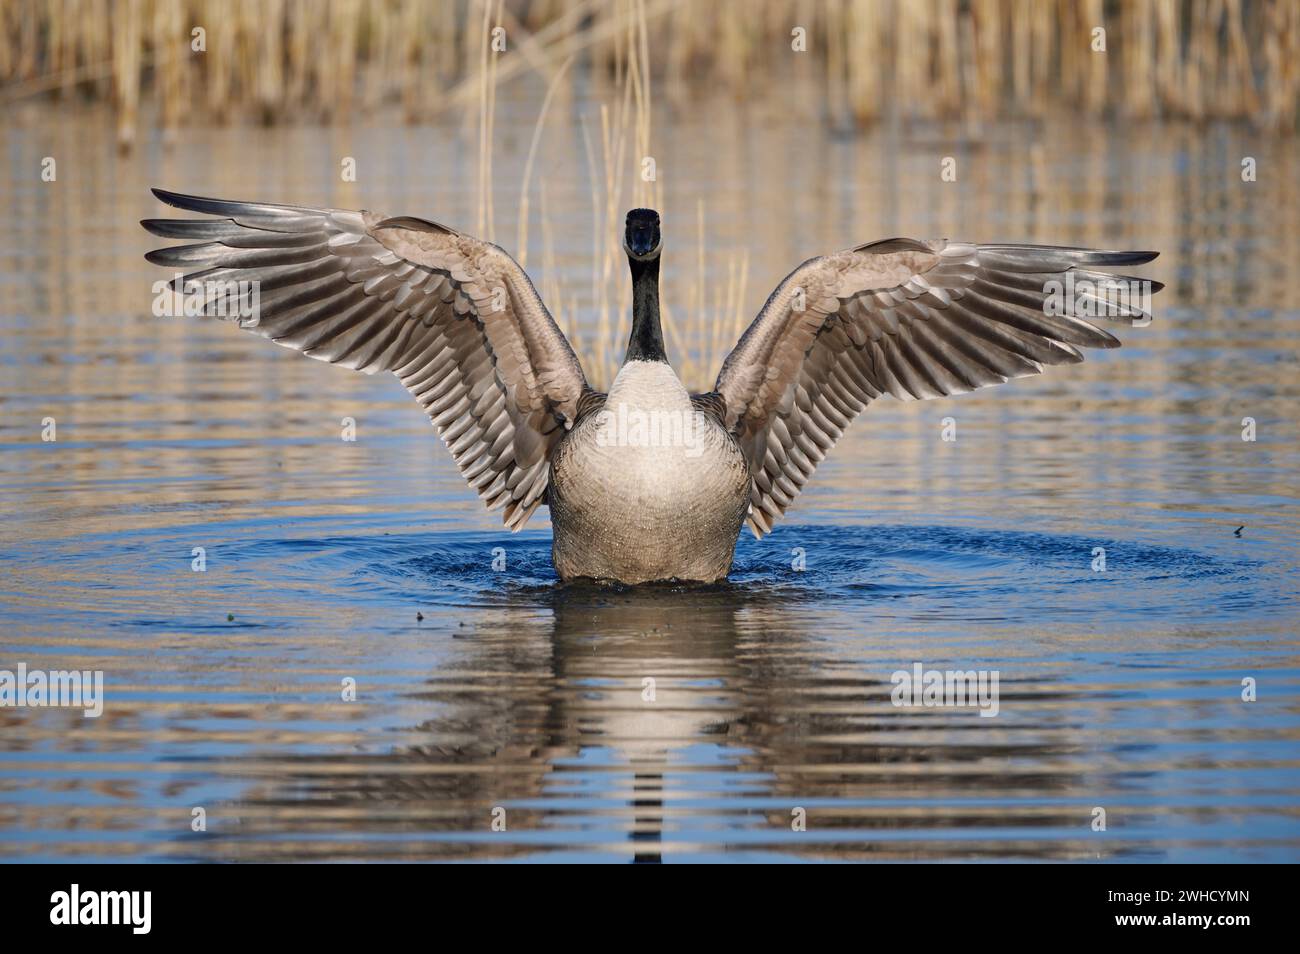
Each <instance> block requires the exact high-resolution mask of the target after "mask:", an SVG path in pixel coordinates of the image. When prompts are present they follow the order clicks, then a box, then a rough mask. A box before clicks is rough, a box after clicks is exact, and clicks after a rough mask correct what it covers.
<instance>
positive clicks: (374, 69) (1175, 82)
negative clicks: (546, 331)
mask: <svg viewBox="0 0 1300 954" xmlns="http://www.w3.org/2000/svg"><path fill="white" fill-rule="evenodd" d="M638 18H639V19H641V20H643V21H644V32H643V34H642V40H641V41H640V42H641V44H642V47H643V48H642V49H641V50H640V51H639V52H638V54H637V55H638V56H639V57H640V58H642V59H644V60H646V61H647V63H648V64H649V68H648V69H645V70H644V71H643V72H644V73H645V75H646V82H645V83H644V84H642V94H643V95H645V94H648V91H649V82H650V78H651V77H653V80H654V82H655V83H656V85H662V87H663V89H664V90H665V91H666V94H667V98H668V102H670V103H672V104H675V105H680V104H682V103H685V102H688V101H689V99H690V96H691V93H692V91H693V90H697V89H701V88H708V89H716V88H718V87H721V88H724V89H730V90H732V91H734V92H735V93H736V94H737V95H738V96H744V97H747V98H748V97H752V96H756V95H757V96H761V95H763V94H764V91H767V90H771V89H772V88H773V86H774V84H780V83H784V82H788V81H789V80H790V79H791V78H792V77H802V78H806V79H810V80H812V81H813V82H814V83H815V84H816V85H817V87H818V88H819V90H820V97H819V99H820V105H821V108H822V109H823V110H824V112H825V115H826V117H827V119H828V120H829V121H830V122H833V123H835V124H837V125H840V126H843V127H845V128H853V127H858V128H860V127H864V126H869V125H870V124H872V123H875V122H878V121H880V120H882V119H884V118H887V117H890V116H894V115H897V116H901V117H903V118H905V119H906V118H918V119H964V120H968V121H976V122H978V121H985V120H994V119H999V118H1003V117H1017V116H1038V115H1042V114H1043V113H1044V112H1046V111H1047V110H1049V109H1055V110H1060V109H1062V108H1066V109H1070V110H1073V111H1075V112H1077V113H1078V114H1080V115H1083V116H1112V115H1113V116H1119V117H1131V118H1149V117H1153V116H1162V117H1170V118H1182V119H1189V120H1210V119H1241V120H1249V121H1251V122H1253V123H1255V124H1257V125H1258V126H1260V127H1261V128H1267V129H1272V130H1278V131H1288V132H1289V131H1292V130H1294V129H1295V126H1296V122H1297V112H1298V108H1300V4H1298V3H1296V2H1295V0H822V2H808V0H745V2H743V3H742V2H739V0H646V2H644V3H640V4H637V3H632V2H630V0H504V2H503V0H0V102H6V103H12V102H14V101H17V100H24V99H29V98H33V97H46V96H50V97H65V98H66V97H72V96H80V97H85V98H90V99H104V100H109V101H111V102H112V104H113V106H114V108H115V109H116V110H117V111H118V114H119V124H120V136H121V139H122V142H123V144H124V145H129V144H130V143H131V141H132V140H133V138H134V136H135V130H136V128H137V126H138V124H139V122H140V121H141V115H140V108H141V102H142V99H143V98H145V97H152V98H154V99H155V100H156V101H157V106H158V108H157V112H156V115H157V121H158V122H159V123H161V124H162V126H163V127H164V128H165V129H174V128H175V127H176V126H178V125H181V124H183V123H185V122H186V121H187V120H189V119H191V118H193V119H194V120H195V121H202V122H205V123H206V122H211V121H213V120H214V119H215V120H217V121H229V120H233V119H236V118H240V117H245V118H247V117H252V118H256V119H257V120H259V121H262V122H267V123H273V122H281V121H293V120H295V119H299V118H311V119H321V118H325V119H333V118H337V119H345V118H347V117H349V116H350V115H352V114H353V113H354V112H355V111H356V110H357V108H358V107H364V108H366V109H372V108H374V107H376V106H379V105H381V104H384V103H393V104H398V105H400V107H401V109H402V110H403V113H404V114H405V116H406V117H407V118H408V119H409V120H410V121H413V122H416V121H420V120H424V119H427V118H429V116H430V115H431V114H433V113H436V112H438V111H440V110H445V109H450V108H456V107H463V108H467V109H469V110H471V111H473V110H475V109H484V108H488V107H489V106H490V105H491V104H490V103H489V102H486V101H485V100H486V98H487V97H490V95H491V88H492V85H493V84H492V83H490V82H485V81H484V74H485V73H487V72H492V73H494V74H495V80H496V81H498V82H507V81H509V80H511V79H514V78H516V77H519V76H521V75H525V74H529V73H533V74H538V75H540V77H541V78H542V80H543V81H544V82H545V83H550V82H551V80H552V79H553V78H554V75H555V72H556V71H557V70H558V68H559V65H560V64H561V63H563V62H565V61H566V60H568V59H570V58H573V59H574V60H575V62H576V63H577V68H575V69H574V70H573V72H572V73H571V74H570V78H571V79H572V78H573V77H574V76H575V75H576V74H578V73H580V72H581V71H582V69H583V68H588V69H592V68H594V69H602V70H606V71H608V72H609V73H611V74H618V73H619V71H621V70H623V69H625V68H626V60H627V58H628V55H629V54H628V51H627V48H626V43H625V42H624V39H623V38H624V37H625V35H626V32H627V29H628V26H629V24H630V23H631V22H633V21H635V20H637V19H638ZM496 27H500V28H502V29H503V30H504V31H505V38H506V40H507V49H506V51H505V52H501V53H496V52H493V51H492V49H491V45H490V44H491V39H492V33H491V31H492V29H494V28H496ZM1097 27H1103V28H1104V29H1105V30H1106V37H1105V43H1106V51H1105V52H1104V53H1102V52H1098V51H1095V50H1094V49H1093V47H1094V43H1095V38H1094V35H1093V30H1094V29H1095V28H1097ZM196 28H201V29H202V30H203V31H204V34H203V45H204V46H205V49H204V50H203V51H201V52H199V51H195V50H194V49H193V48H192V46H193V45H194V44H195V39H194V36H193V31H194V30H195V29H196ZM796 29H802V30H803V31H804V36H805V37H806V47H807V49H806V51H805V52H795V51H794V50H793V49H792V46H793V45H794V44H795V38H794V36H793V31H795V30H796ZM149 115H150V116H153V115H154V113H153V112H151V113H150V114H149Z"/></svg>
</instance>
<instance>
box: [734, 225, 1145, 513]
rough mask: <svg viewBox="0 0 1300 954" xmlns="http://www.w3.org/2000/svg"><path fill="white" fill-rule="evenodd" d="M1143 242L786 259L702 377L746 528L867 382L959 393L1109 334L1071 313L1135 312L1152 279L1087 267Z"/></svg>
mask: <svg viewBox="0 0 1300 954" xmlns="http://www.w3.org/2000/svg"><path fill="white" fill-rule="evenodd" d="M1156 254H1157V253H1155V252H1106V251H1096V250H1092V249H1080V248H1057V247H1052V246H1038V245H971V244H967V243H961V242H949V241H946V240H940V241H933V242H919V241H916V240H914V239H889V240H887V241H884V242H875V243H872V244H870V245H862V246H859V247H858V248H854V249H850V250H848V251H844V252H838V253H835V254H833V255H827V256H824V257H822V258H814V259H811V260H809V261H807V262H805V263H804V264H802V265H800V266H799V267H798V268H797V269H795V270H794V271H793V272H791V273H790V274H789V275H788V276H787V277H786V279H785V280H784V281H783V282H781V284H780V285H779V286H778V287H777V289H776V291H774V292H773V293H772V296H771V297H770V298H769V299H768V300H767V304H766V305H764V306H763V310H762V311H761V312H759V315H758V317H757V318H755V319H754V322H753V324H751V325H750V326H749V328H748V329H747V330H746V331H745V333H744V335H742V336H741V339H740V341H739V343H738V344H737V345H736V347H735V349H734V350H733V351H732V352H731V354H730V355H728V356H727V359H726V361H724V362H723V365H722V371H721V372H720V373H719V375H718V380H717V384H716V385H715V391H716V392H717V394H718V395H719V396H720V397H721V398H722V400H723V401H724V402H725V415H724V418H723V419H724V423H725V424H726V425H727V427H728V428H729V429H731V431H732V433H733V434H735V436H736V438H737V440H738V441H739V442H740V445H741V447H742V449H743V450H744V452H745V455H746V457H747V459H748V461H749V469H750V473H751V475H752V477H753V482H752V484H751V487H750V502H751V504H752V507H751V512H750V516H749V525H750V529H751V530H753V532H754V535H755V536H759V537H761V536H762V535H763V534H764V533H766V532H768V531H769V530H770V529H771V528H772V524H773V522H774V521H775V520H776V519H777V518H778V517H780V516H781V515H782V514H783V513H785V510H786V508H787V507H789V506H790V503H791V501H793V500H794V498H795V497H796V496H798V494H799V491H800V490H802V489H803V486H804V484H805V483H806V482H807V480H808V478H809V477H811V476H812V473H813V470H814V469H815V468H816V466H817V464H818V463H819V462H820V461H821V460H822V458H824V457H825V456H826V452H827V451H828V450H830V448H831V447H832V446H833V445H834V444H835V442H836V441H837V440H838V439H839V437H840V435H841V434H843V433H844V429H845V428H846V427H848V425H849V422H850V421H851V420H853V418H854V417H855V416H857V414H858V413H859V412H860V411H861V410H862V409H863V408H864V407H866V405H867V404H868V403H869V402H870V401H872V400H873V399H875V398H877V397H879V396H880V395H881V394H891V395H893V396H894V397H896V398H899V399H900V400H904V401H911V400H917V399H921V398H930V397H939V396H942V395H948V394H959V393H962V392H964V391H973V390H975V389H976V388H982V387H986V386H987V385H990V384H1000V383H1001V382H1003V381H1006V380H1008V379H1009V378H1018V377H1024V376H1026V375H1030V374H1038V373H1039V372H1041V371H1042V370H1043V368H1044V366H1046V365H1053V364H1073V363H1075V362H1079V361H1082V360H1083V355H1082V354H1081V353H1080V352H1079V350H1078V349H1079V348H1080V347H1090V348H1115V347H1118V346H1119V341H1117V340H1116V339H1115V338H1114V337H1112V336H1111V335H1109V334H1107V333H1106V332H1105V331H1102V330H1101V329H1100V328H1098V327H1096V326H1095V325H1094V324H1092V323H1091V322H1089V321H1085V320H1084V319H1083V318H1081V317H1078V314H1079V313H1083V314H1087V315H1089V316H1090V317H1104V318H1107V319H1110V320H1113V321H1122V322H1126V323H1130V324H1132V323H1134V322H1139V321H1145V320H1149V319H1150V313H1149V310H1148V309H1149V306H1148V305H1147V304H1146V302H1147V300H1149V295H1150V293H1151V292H1153V291H1158V290H1159V288H1160V287H1161V286H1160V285H1159V284H1158V283H1156V282H1145V283H1143V282H1141V281H1140V280H1137V279H1127V278H1125V277H1123V276H1116V275H1112V274H1109V273H1106V272H1099V271H1093V270H1090V269H1089V268H1088V267H1089V266H1124V265H1140V264H1143V263H1145V262H1149V261H1151V260H1152V259H1153V258H1155V257H1156ZM1053 305H1065V307H1063V308H1056V307H1052V306H1053Z"/></svg>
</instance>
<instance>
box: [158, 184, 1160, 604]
mask: <svg viewBox="0 0 1300 954" xmlns="http://www.w3.org/2000/svg"><path fill="white" fill-rule="evenodd" d="M154 194H155V195H156V196H157V197H158V198H159V199H161V200H162V201H163V202H166V203H168V204H169V205H172V206H175V207H177V208H180V209H186V210H188V211H192V212H201V213H207V214H209V215H213V216H217V217H218V218H204V219H195V220H189V219H182V220H177V219H146V220H145V221H143V222H142V223H141V224H142V225H143V226H144V227H145V228H146V229H148V230H149V231H150V232H152V233H153V234H154V235H160V236H162V237H164V238H178V239H191V240H197V242H198V244H189V245H180V246H173V247H170V248H165V249H159V250H157V251H154V252H150V253H149V254H148V255H147V256H146V257H147V258H148V260H149V261H151V262H153V263H155V264H158V265H165V266H169V267H172V268H175V269H180V270H185V269H192V268H197V269H199V270H198V271H193V272H191V273H190V274H188V275H183V276H177V278H176V279H174V280H173V281H172V283H171V285H172V287H173V288H177V289H183V290H185V291H187V292H194V293H195V294H197V295H198V296H201V297H200V298H199V299H198V301H199V303H200V304H201V305H202V306H203V311H202V313H205V314H214V313H218V314H225V311H224V309H223V307H222V306H223V305H224V304H226V302H225V301H224V299H223V296H226V297H228V296H229V295H230V294H231V288H232V287H233V286H232V283H238V282H250V285H249V286H241V287H244V288H245V289H248V288H251V289H252V290H253V292H252V294H253V297H254V298H255V299H256V305H257V307H256V308H254V309H251V310H248V311H243V312H241V311H240V310H236V311H235V313H234V314H233V315H232V317H234V318H235V320H237V322H238V324H239V326H240V327H241V328H244V329H246V330H248V331H252V332H254V333H255V334H259V335H262V336H263V337H266V338H270V339H271V340H272V341H275V342H276V343H277V344H281V345H284V346H286V347H290V348H294V349H296V350H298V351H301V352H303V353H304V354H307V355H310V356H311V357H313V358H318V359H320V360H322V361H329V362H332V363H335V364H341V365H344V366H345V367H349V368H354V369H356V370H359V371H365V372H367V373H374V372H376V371H391V372H393V373H394V374H395V375H397V377H398V379H399V380H400V381H401V382H402V384H403V385H405V386H406V388H407V390H409V391H410V392H411V394H412V395H414V396H415V399H416V400H417V401H419V402H420V404H421V406H422V407H423V408H424V410H425V411H426V412H427V413H428V415H429V417H430V418H432V420H433V425H434V427H435V428H436V429H437V432H438V434H439V436H440V437H441V438H442V440H443V441H444V442H445V443H446V445H447V447H448V448H449V449H450V450H451V454H452V456H453V458H455V461H456V464H457V466H458V467H459V468H460V471H461V473H462V474H463V475H464V477H465V479H466V480H467V481H469V484H470V486H471V487H473V488H474V490H476V491H477V492H478V494H479V496H480V497H482V498H483V500H484V501H485V502H486V503H487V505H488V507H489V508H490V509H491V508H497V507H504V521H505V525H506V526H507V527H509V528H510V529H511V530H518V529H520V528H521V527H522V526H523V525H524V523H525V522H526V521H527V520H528V517H529V516H530V515H531V514H532V512H533V511H534V510H536V509H537V507H538V506H539V505H540V504H543V503H545V504H547V505H548V506H549V507H550V509H551V520H552V524H553V526H554V542H553V547H552V554H553V557H554V562H555V569H556V572H557V573H558V574H559V576H560V578H561V579H566V580H567V579H573V578H581V577H592V578H597V579H609V580H618V581H622V582H626V583H640V582H646V581H651V580H666V579H678V580H698V581H713V580H719V579H722V578H724V577H725V576H726V575H727V573H728V571H729V570H730V568H731V560H732V555H733V553H734V550H735V544H736V539H737V537H738V535H739V533H740V530H741V527H742V525H743V524H744V523H745V522H746V521H748V523H749V527H750V529H751V530H752V531H753V533H754V535H755V536H758V537H761V536H762V535H763V534H765V533H767V532H768V531H769V530H770V529H771V528H772V524H773V523H774V522H775V521H776V520H777V518H779V517H780V516H781V515H782V514H784V513H785V511H786V509H787V508H788V507H789V506H790V504H791V502H792V501H793V500H794V498H795V497H797V496H798V495H799V492H800V490H802V488H803V486H804V484H805V483H806V482H807V480H808V478H809V477H811V476H812V473H813V470H814V469H815V468H816V466H817V464H818V463H819V462H820V461H821V460H822V458H823V457H824V456H825V455H826V452H827V451H828V450H830V448H831V447H832V446H833V445H834V443H835V442H836V440H838V438H839V437H840V435H841V434H843V433H844V429H845V428H846V427H848V425H849V422H850V421H851V420H852V419H853V418H854V417H855V416H856V415H857V414H858V413H859V412H860V411H862V409H863V408H864V407H866V405H867V404H868V403H870V402H871V401H872V400H874V399H875V398H877V397H879V396H880V395H882V394H890V395H892V396H894V397H895V398H899V399H901V400H905V401H910V400H915V399H921V398H929V397H937V396H940V395H948V394H956V393H960V392H964V391H971V390H974V389H975V388H980V387H984V386H986V385H990V384H998V383H1001V382H1003V381H1006V380H1007V379H1008V378H1014V377H1022V376H1025V375H1030V374H1037V373H1039V372H1040V371H1042V369H1043V367H1044V366H1045V365H1054V364H1071V363H1074V362H1078V361H1081V360H1083V355H1082V354H1081V353H1080V351H1079V350H1078V349H1079V347H1093V348H1114V347H1118V345H1119V342H1118V341H1117V340H1116V339H1115V338H1113V337H1112V336H1111V335H1109V334H1107V333H1106V332H1105V331H1102V330H1101V329H1099V328H1097V327H1096V326H1095V325H1093V324H1092V323H1090V322H1088V321H1085V320H1083V318H1081V317H1079V316H1078V315H1077V314H1071V313H1069V312H1070V311H1071V310H1075V311H1078V310H1082V311H1083V313H1084V314H1085V315H1089V316H1094V315H1095V316H1097V317H1104V318H1108V319H1112V320H1121V321H1125V322H1129V323H1133V322H1135V321H1145V320H1149V318H1150V315H1149V306H1145V305H1141V304H1134V303H1131V302H1128V301H1124V300H1116V297H1115V296H1114V295H1113V294H1109V293H1108V292H1109V291H1110V290H1112V289H1114V288H1121V290H1122V289H1123V287H1124V286H1123V285H1122V284H1120V283H1117V282H1116V279H1115V277H1114V276H1112V275H1110V274H1109V273H1106V272H1100V271H1092V270H1089V267H1090V266H1124V265H1138V264H1142V263H1145V262H1149V261H1151V260H1152V259H1153V258H1155V257H1156V253H1155V252H1107V251H1095V250H1090V249H1082V248H1058V247H1052V246H1035V245H973V244H969V243H964V242H950V241H947V240H939V241H927V242H921V241H917V240H914V239H906V238H895V239H888V240H886V241H882V242H873V243H870V244H867V245H859V246H857V247H856V248H851V249H848V250H845V251H842V252H836V253H834V254H831V255H825V256H821V257H818V258H811V259H809V260H808V261H806V262H804V263H803V264H802V265H800V266H799V267H798V268H796V269H795V270H794V271H793V272H791V273H790V274H789V275H788V276H786V278H785V280H784V281H782V282H781V284H780V285H778V286H777V288H776V290H775V291H774V292H773V293H772V295H771V297H769V298H768V300H767V303H766V304H765V305H764V306H763V309H762V311H760V312H759V314H758V317H757V318H755V319H754V322H753V323H752V324H751V325H750V326H749V328H748V330H746V331H745V333H744V334H743V335H742V336H741V338H740V341H739V342H738V343H737V344H736V347H735V349H734V350H733V351H732V352H731V354H730V355H728V356H727V359H726V360H725V361H724V362H723V365H722V369H721V371H720V373H719V374H718V378H717V383H716V384H715V385H714V389H713V391H711V392H709V393H708V394H691V393H689V392H688V391H687V390H686V388H685V387H683V386H682V384H681V382H680V381H679V380H678V379H677V376H676V374H674V373H673V370H672V368H671V367H670V366H669V364H668V359H667V356H666V354H665V351H664V341H663V335H662V332H661V329H660V322H659V261H660V254H661V251H662V247H663V243H662V238H661V235H660V220H659V215H658V214H657V213H656V212H654V211H651V210H649V209H633V210H632V211H631V212H629V213H628V215H627V225H626V232H625V235H624V248H625V251H626V252H627V258H628V264H629V267H630V269H631V273H632V289H633V291H632V332H631V336H630V338H629V340H628V346H627V353H626V356H625V358H624V362H623V366H622V369H621V370H620V371H619V373H618V375H617V377H616V378H615V380H614V383H613V385H612V386H611V387H610V389H609V393H608V394H601V393H598V392H596V391H594V390H593V389H592V388H591V387H590V386H589V385H588V384H587V379H586V378H585V377H584V376H583V372H582V367H581V366H580V365H579V363H578V359H577V357H576V356H575V355H574V353H573V349H572V348H570V347H569V343H568V342H567V341H566V340H565V338H564V335H563V334H561V332H560V330H559V328H557V327H556V325H555V322H554V321H553V320H552V318H551V316H550V314H549V313H548V312H547V310H546V306H545V305H543V304H542V301H541V298H540V297H539V296H538V294H537V291H536V289H535V288H534V287H533V284H532V282H531V281H530V280H529V279H528V276H527V275H526V274H524V271H523V269H521V268H520V267H519V265H518V263H516V262H515V260H514V259H513V258H511V257H510V256H509V255H508V254H506V252H504V251H503V250H502V249H500V248H499V247H497V246H496V245H492V244H490V243H487V242H482V241H479V240H478V239H475V238H473V237H471V236H469V235H465V234H463V233H461V232H457V231H455V230H454V229H450V228H447V227H446V226H443V225H438V224H437V223H434V222H429V221H425V220H423V219H416V218H410V217H405V216H404V217H399V218H388V217H386V216H383V215H377V214H375V213H373V212H347V211H340V210H337V209H308V208H298V207H295V206H287V205H269V204H264V203H258V202H229V201H223V200H219V199H205V198H199V197H196V196H188V195H177V194H174V193H170V192H163V191H161V190H157V189H155V190H154ZM195 282H201V283H203V284H201V285H198V286H196V285H194V284H192V283H195ZM1142 287H1143V288H1144V289H1145V290H1147V291H1148V292H1149V291H1150V290H1158V287H1159V286H1158V285H1157V284H1156V283H1147V284H1144V285H1143V286H1142ZM196 289H197V290H196ZM1062 295H1064V296H1065V297H1064V298H1063V297H1062ZM248 297H249V296H248V295H247V294H245V295H244V297H243V298H242V299H241V307H242V306H246V305H247V304H248V300H247V299H248ZM1054 297H1055V301H1056V306H1061V305H1064V307H1055V306H1053V298H1054Z"/></svg>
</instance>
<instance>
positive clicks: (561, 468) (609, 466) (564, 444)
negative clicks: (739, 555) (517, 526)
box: [549, 360, 749, 583]
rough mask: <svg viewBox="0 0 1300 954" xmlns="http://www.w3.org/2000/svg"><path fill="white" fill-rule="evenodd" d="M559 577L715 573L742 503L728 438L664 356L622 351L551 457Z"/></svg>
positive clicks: (722, 564)
mask: <svg viewBox="0 0 1300 954" xmlns="http://www.w3.org/2000/svg"><path fill="white" fill-rule="evenodd" d="M549 500H550V507H551V524H552V527H553V528H554V542H553V544H552V556H553V558H554V561H555V570H556V572H557V573H558V574H559V575H560V577H561V578H564V579H571V578H574V577H591V578H595V579H612V580H619V581H621V582H624V583H644V582H647V581H651V580H667V579H679V580H719V579H722V578H723V577H725V576H726V575H727V572H728V571H729V570H730V569H731V557H732V554H733V553H734V551H735V548H736V538H737V536H739V534H740V529H741V526H742V525H743V524H744V521H745V513H746V512H747V511H748V509H749V468H748V467H747V466H746V464H745V457H744V455H743V454H742V453H741V450H740V445H739V444H737V443H736V441H735V439H734V438H733V437H732V436H731V435H730V434H729V433H728V432H727V431H726V429H725V428H724V427H723V426H722V424H721V422H719V421H718V420H717V419H716V418H715V417H713V416H711V415H709V414H706V413H704V412H703V411H701V410H699V409H698V408H696V407H695V405H694V404H693V403H692V402H691V396H690V394H689V393H688V392H687V390H686V388H685V387H684V386H683V385H682V383H681V381H679V380H678V379H677V375H676V374H674V373H673V369H672V368H671V367H670V366H669V365H668V363H667V362H664V361H642V360H634V361H629V362H627V363H626V364H624V365H623V367H622V369H621V370H620V371H619V373H618V376H617V377H616V378H615V379H614V384H613V386H612V387H610V389H609V394H608V395H606V397H605V403H604V406H603V407H602V408H601V409H600V410H599V411H597V412H596V413H593V414H589V415H587V416H585V417H584V418H582V419H581V420H580V421H579V422H578V424H577V426H576V427H574V428H573V429H572V430H571V431H569V433H568V434H566V435H565V436H564V438H562V439H561V441H560V443H559V445H558V446H557V447H556V450H555V455H554V457H553V458H552V461H551V486H550V497H549Z"/></svg>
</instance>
